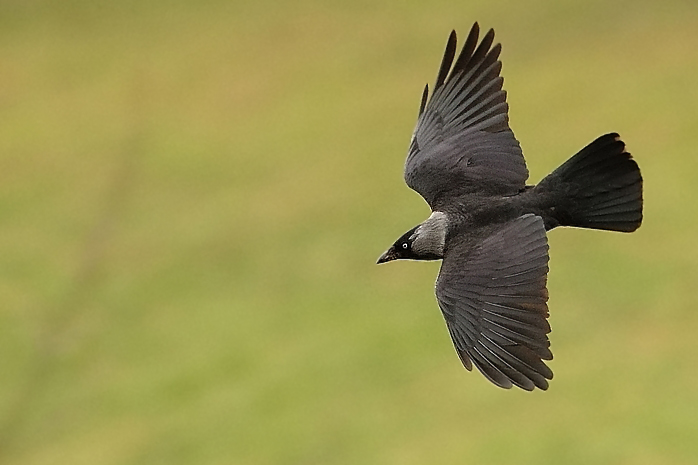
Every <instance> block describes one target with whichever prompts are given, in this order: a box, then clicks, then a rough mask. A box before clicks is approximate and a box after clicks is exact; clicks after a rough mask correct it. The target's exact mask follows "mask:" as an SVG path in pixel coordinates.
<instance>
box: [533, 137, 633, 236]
mask: <svg viewBox="0 0 698 465" xmlns="http://www.w3.org/2000/svg"><path fill="white" fill-rule="evenodd" d="M536 189H537V190H541V191H545V192H550V193H554V196H553V197H554V198H556V199H558V201H557V202H556V205H555V208H554V213H553V216H554V217H555V219H556V220H557V223H558V224H559V225H560V226H577V227H581V228H592V229H605V230H608V231H622V232H631V231H635V230H636V229H637V228H639V227H640V224H641V223H642V176H641V175H640V168H639V167H638V166H637V163H635V160H633V158H632V156H631V155H630V154H629V153H627V152H626V151H625V144H624V143H623V141H621V140H620V138H619V136H618V134H606V135H605V136H601V137H599V138H598V139H596V140H595V141H594V142H592V143H591V144H589V145H587V146H586V147H584V148H583V149H582V150H580V151H579V152H578V153H577V154H576V155H574V156H573V157H572V158H570V159H569V160H567V161H566V162H565V163H563V164H562V165H561V166H560V167H559V168H557V169H556V170H555V171H553V172H552V173H550V174H549V175H548V176H546V177H545V178H544V179H543V180H542V181H541V182H540V183H539V184H538V185H537V186H536Z"/></svg>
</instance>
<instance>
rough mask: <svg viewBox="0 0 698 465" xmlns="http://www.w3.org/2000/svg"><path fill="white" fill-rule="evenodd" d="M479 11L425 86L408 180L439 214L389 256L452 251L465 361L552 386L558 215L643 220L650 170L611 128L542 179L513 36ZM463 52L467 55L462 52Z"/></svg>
mask: <svg viewBox="0 0 698 465" xmlns="http://www.w3.org/2000/svg"><path fill="white" fill-rule="evenodd" d="M478 36H479V27H478V24H477V23H475V24H474V25H473V27H472V29H471V30H470V34H469V35H468V38H467V39H466V41H465V44H464V45H463V48H462V50H461V52H460V54H459V55H458V57H457V58H456V33H455V31H454V32H452V33H451V35H450V37H449V39H448V43H447V45H446V52H445V53H444V58H443V60H442V62H441V66H440V67H439V72H438V74H437V78H436V83H435V85H434V91H433V93H432V95H431V98H429V89H428V86H427V87H425V89H424V93H423V95H422V100H421V104H420V107H419V119H418V121H417V126H416V128H415V131H414V134H413V136H412V140H411V142H410V147H409V150H408V154H407V161H406V162H405V181H406V183H407V185H408V186H409V187H411V188H412V189H414V190H415V191H417V192H418V193H419V194H421V195H422V197H424V199H425V200H426V201H427V203H428V204H429V206H430V207H431V209H432V215H431V216H430V217H429V219H427V220H426V221H424V222H423V223H421V224H420V225H418V226H416V227H415V228H413V229H411V230H410V231H408V232H407V233H405V234H404V235H403V236H401V237H400V239H398V240H397V241H396V242H395V243H394V244H393V245H392V246H391V247H390V249H388V251H386V252H385V253H384V254H383V255H382V256H381V257H380V258H379V259H378V263H383V262H387V261H391V260H395V259H413V260H437V259H443V262H442V265H441V271H440V272H439V277H438V279H437V281H436V297H437V300H438V303H439V307H440V308H441V311H442V312H443V315H444V318H445V320H446V324H447V326H448V330H449V333H450V335H451V338H452V339H453V344H454V346H455V348H456V352H457V353H458V356H459V357H460V359H461V361H462V362H463V365H464V366H465V367H466V368H467V369H468V370H471V369H472V365H475V366H476V367H477V368H478V369H479V370H480V371H481V372H482V374H484V375H485V376H486V377H487V378H488V379H489V380H490V381H492V382H493V383H494V384H496V385H497V386H500V387H504V388H510V387H511V386H512V385H515V386H518V387H520V388H522V389H526V390H533V389H534V388H536V387H537V388H539V389H547V388H548V380H550V379H552V376H553V373H552V371H550V369H549V368H548V367H547V366H546V365H545V363H544V362H543V360H551V359H552V357H553V356H552V353H551V352H550V342H549V340H548V336H547V335H548V333H549V332H550V326H549V324H548V321H547V317H548V307H547V300H548V291H547V289H546V277H547V272H548V243H547V238H546V231H547V230H550V229H552V228H555V227H557V226H576V227H582V228H592V229H604V230H609V231H623V232H631V231H634V230H636V229H637V228H638V227H639V226H640V224H641V223H642V177H641V175H640V170H639V168H638V166H637V164H636V163H635V161H634V160H633V159H632V157H631V156H630V154H629V153H627V152H626V151H625V144H624V143H623V142H622V141H621V140H620V138H619V136H618V134H607V135H605V136H601V137H599V138H598V139H596V140H595V141H593V142H592V143H590V144H589V145H587V146H586V147H585V148H583V149H582V150H580V151H579V153H577V154H576V155H574V156H573V157H572V158H570V159H569V160H567V162H565V163H564V164H562V165H561V166H560V167H559V168H557V169H556V170H555V171H553V172H552V173H551V174H549V175H548V176H546V177H545V178H544V179H543V180H542V181H541V182H540V183H538V185H536V186H527V185H526V179H527V178H528V169H527V168H526V162H525V160H524V157H523V153H522V151H521V147H520V146H519V142H518V141H517V140H516V138H515V137H514V133H513V132H512V130H511V128H510V127H509V117H508V110H509V107H508V104H507V102H506V92H505V91H504V90H502V83H503V79H502V77H501V76H500V71H501V68H502V64H501V62H500V61H499V54H500V51H501V46H500V45H499V44H496V45H494V46H493V45H492V43H493V41H494V31H493V30H491V29H490V31H489V32H488V33H487V34H485V36H484V37H483V39H482V41H481V42H480V43H479V45H478ZM454 59H455V63H454Z"/></svg>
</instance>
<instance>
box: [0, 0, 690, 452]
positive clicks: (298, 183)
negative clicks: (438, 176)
mask: <svg viewBox="0 0 698 465" xmlns="http://www.w3.org/2000/svg"><path fill="white" fill-rule="evenodd" d="M475 20H477V21H479V22H480V24H481V26H482V27H483V28H484V29H487V28H489V27H494V28H495V29H496V31H497V40H498V41H501V42H502V43H503V45H504V51H503V55H502V59H503V62H504V70H503V74H504V76H505V78H506V82H505V87H506V89H507V90H508V91H509V102H510V105H511V113H510V115H511V125H512V127H513V129H514V131H515V132H516V135H517V137H518V138H519V140H520V141H521V143H522V146H523V148H524V152H525V154H526V156H527V160H528V165H529V169H530V171H531V179H530V182H532V183H535V182H537V181H538V180H539V179H540V178H541V177H542V176H544V175H545V174H547V173H548V172H549V171H551V170H552V169H553V168H555V167H556V166H557V165H559V164H560V163H561V162H563V161H564V160H565V159H566V158H567V157H568V156H570V155H572V154H573V153H575V152H576V151H577V150H578V149H579V148H581V147H582V146H583V145H585V144H586V143H588V142H589V141H591V140H592V139H594V138H595V137H596V136H598V135H600V134H603V133H606V132H611V131H617V132H619V133H620V134H621V135H622V137H623V139H624V140H625V141H626V142H627V144H628V149H629V151H630V152H632V153H633V154H634V156H635V158H636V159H637V161H638V162H639V164H640V167H641V168H642V171H643V175H644V178H645V199H646V209H645V222H644V225H643V227H642V228H641V229H640V230H639V231H638V232H637V233H635V234H631V235H624V234H618V233H604V232H595V231H581V230H556V231H553V232H552V233H551V234H550V242H551V272H550V275H549V283H548V284H549V290H550V296H551V297H550V302H549V304H550V309H551V318H550V320H551V323H552V326H553V332H552V333H551V340H552V348H553V351H554V353H555V357H556V358H555V360H554V361H553V362H551V367H552V368H553V370H554V371H555V379H554V380H553V381H552V384H551V388H550V390H549V391H548V392H534V393H526V392H522V391H520V390H511V391H505V390H501V389H498V388H496V387H494V386H493V385H491V384H490V383H489V382H487V381H486V380H485V379H484V377H482V376H481V375H480V374H479V373H467V372H466V371H465V370H464V369H462V367H461V365H460V362H459V361H458V358H457V357H456V355H455V353H454V351H453V349H452V345H451V341H450V340H449V337H448V333H447V331H446V329H445V326H444V323H443V320H442V317H441V315H440V312H439V310H438V307H437V305H436V302H435V299H434V296H433V283H434V279H435V277H436V273H437V271H438V263H394V264H390V265H385V266H380V267H378V266H375V265H374V262H375V259H376V258H377V256H378V255H379V254H380V253H381V252H383V250H384V249H385V248H386V247H387V246H388V245H390V244H391V243H392V241H393V240H395V239H396V238H397V237H398V236H399V235H401V234H402V233H403V232H404V231H406V230H408V229H409V228H411V227H412V226H414V225H415V224H417V223H418V222H420V221H422V220H423V219H424V218H426V216H428V208H427V206H426V204H425V203H424V202H423V201H422V200H421V198H420V197H419V196H418V195H417V194H416V193H414V192H412V191H410V190H409V189H408V188H407V187H406V186H405V185H404V183H403V181H402V165H403V162H404V157H405V154H406V148H407V145H408V141H409V137H410V134H411V132H412V129H413V126H414V123H415V119H416V113H417V108H418V104H419V97H420V93H421V90H422V86H423V85H424V83H425V82H427V81H429V82H433V80H434V78H435V76H436V71H437V68H438V64H439V62H440V59H441V54H442V51H443V47H444V44H445V42H446V38H447V36H448V33H449V32H450V30H451V29H453V28H455V29H457V30H458V31H459V32H460V37H461V38H463V37H464V36H465V35H466V33H467V30H468V29H469V27H470V26H471V24H472V22H473V21H475ZM697 48H698V3H696V2H693V1H663V2H658V1H652V0H648V1H637V0H634V1H611V2H609V1H600V0H594V1H589V2H576V1H572V0H566V1H557V0H537V1H529V2H517V1H513V0H512V1H508V2H492V1H485V0H482V1H480V0H477V1H470V2H467V4H465V3H464V2H454V1H433V2H429V3H426V2H396V1H393V2H390V1H381V0H378V1H375V0H374V1H352V2H321V1H312V0H308V1H294V2H291V1H286V2H271V1H260V0H255V1H233V2H223V1H221V2H215V1H198V2H194V1H190V2H186V1H171V2H166V1H149V2H141V1H122V2H108V1H101V0H100V1H79V0H72V1H62V2H44V1H39V0H33V1H11V0H10V1H8V0H3V1H2V2H0V57H1V58H0V192H1V195H0V221H1V222H2V227H0V257H1V258H0V273H1V279H0V298H1V302H2V303H1V304H0V370H1V371H0V373H1V374H0V463H2V464H22V465H25V464H26V465H29V464H32V465H34V464H36V465H38V464H73V465H74V464H91V465H92V464H106V465H110V464H424V463H428V464H431V463H468V464H476V463H477V464H480V463H482V464H511V463H524V464H528V463H536V464H560V463H564V464H589V463H596V464H689V463H698V441H696V439H697V438H698V375H697V374H696V367H697V366H698V365H697V363H698V362H697V360H698V336H696V332H697V330H698V309H697V308H696V307H697V305H698V298H697V297H696V286H697V285H698V245H697V242H696V227H697V226H698V205H697V203H696V189H697V188H698V186H697V185H696V182H695V178H696V173H698V155H697V154H696V147H698V86H697V83H698V52H696V50H697Z"/></svg>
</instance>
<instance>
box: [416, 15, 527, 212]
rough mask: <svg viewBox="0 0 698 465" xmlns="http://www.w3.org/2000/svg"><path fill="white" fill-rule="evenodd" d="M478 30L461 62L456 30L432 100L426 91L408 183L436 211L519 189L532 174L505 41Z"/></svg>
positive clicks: (470, 37)
mask: <svg viewBox="0 0 698 465" xmlns="http://www.w3.org/2000/svg"><path fill="white" fill-rule="evenodd" d="M478 35H479V26H478V24H477V23H475V24H474V25H473V27H472V29H471V30H470V34H469V35H468V38H467V40H466V42H465V45H463V49H462V51H461V53H460V55H459V56H458V59H457V60H456V61H455V64H453V59H454V57H455V52H456V32H455V31H453V32H451V36H450V37H449V39H448V44H447V45H446V52H445V53H444V57H443V61H442V62H441V67H440V68H439V73H438V75H437V78H436V83H435V85H434V92H433V93H432V96H431V98H430V99H429V101H428V103H427V97H428V94H429V86H428V85H427V86H426V87H425V88H424V93H423V95H422V102H421V105H420V108H419V118H418V120H417V126H416V128H415V130H414V134H413V136H412V141H411V142H410V147H409V150H408V154H407V161H406V162H405V181H406V182H407V185H408V186H409V187H411V188H412V189H414V190H415V191H417V192H419V193H420V194H421V195H422V197H424V199H425V200H426V201H427V203H429V205H430V206H431V207H432V209H433V208H434V206H435V204H437V205H438V204H439V202H442V203H443V202H448V199H450V198H453V197H457V196H460V195H464V194H471V193H480V192H482V193H490V194H495V195H512V194H516V193H517V192H519V191H520V190H521V189H523V188H524V186H525V183H526V179H527V178H528V169H527V168H526V162H525V161H524V157H523V153H522V152H521V147H520V146H519V142H518V141H517V140H516V138H515V137H514V133H513V132H512V130H511V129H510V128H509V115H508V111H509V106H508V104H507V102H506V92H505V91H504V90H502V83H503V81H504V80H503V78H502V77H501V76H500V71H501V69H502V63H501V62H500V61H499V53H500V51H501V46H500V45H499V44H496V45H495V46H494V47H492V42H493V40H494V31H493V30H492V29H490V31H489V32H488V33H487V34H486V35H485V36H484V37H483V39H482V42H480V45H479V46H477V40H478ZM476 46H477V47H476ZM452 64H453V67H452V68H451V65H452ZM449 71H450V74H449Z"/></svg>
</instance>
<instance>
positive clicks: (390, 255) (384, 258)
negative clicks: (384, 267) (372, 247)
mask: <svg viewBox="0 0 698 465" xmlns="http://www.w3.org/2000/svg"><path fill="white" fill-rule="evenodd" d="M396 259H397V254H396V253H395V247H390V248H389V249H388V250H386V251H385V253H384V254H383V255H381V256H380V257H379V258H378V261H377V262H376V264H378V265H380V264H381V263H385V262H390V261H392V260H396Z"/></svg>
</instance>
